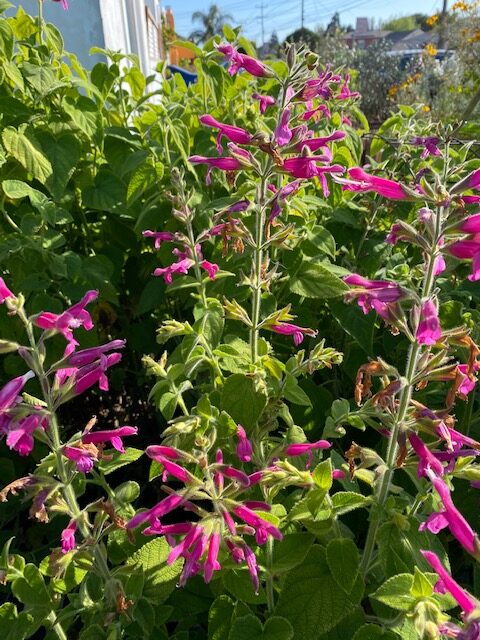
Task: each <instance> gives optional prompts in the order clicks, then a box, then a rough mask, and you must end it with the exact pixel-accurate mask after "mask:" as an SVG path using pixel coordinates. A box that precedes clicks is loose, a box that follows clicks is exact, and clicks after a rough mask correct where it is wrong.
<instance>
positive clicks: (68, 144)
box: [38, 133, 80, 199]
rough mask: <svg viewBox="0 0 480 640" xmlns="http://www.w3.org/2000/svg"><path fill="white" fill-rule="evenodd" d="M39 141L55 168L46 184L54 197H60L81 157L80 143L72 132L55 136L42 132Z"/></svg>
mask: <svg viewBox="0 0 480 640" xmlns="http://www.w3.org/2000/svg"><path fill="white" fill-rule="evenodd" d="M38 141H39V142H40V144H41V146H42V150H43V152H44V154H45V155H46V157H47V158H48V160H49V162H50V164H51V165H52V167H53V168H54V171H53V173H52V175H51V176H50V177H49V178H48V180H47V181H46V183H45V186H46V187H47V189H48V190H49V191H50V193H51V194H52V196H53V197H54V198H56V199H60V198H61V196H62V195H63V192H64V190H65V187H66V186H67V182H68V181H69V180H70V178H71V176H72V174H73V172H74V171H75V168H76V166H77V164H78V161H79V159H80V144H79V142H78V140H77V138H76V137H75V136H74V135H72V134H65V135H63V136H60V137H58V138H55V137H54V136H52V135H49V134H48V133H42V134H39V136H38Z"/></svg>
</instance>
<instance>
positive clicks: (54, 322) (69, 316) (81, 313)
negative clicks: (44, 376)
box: [34, 291, 98, 355]
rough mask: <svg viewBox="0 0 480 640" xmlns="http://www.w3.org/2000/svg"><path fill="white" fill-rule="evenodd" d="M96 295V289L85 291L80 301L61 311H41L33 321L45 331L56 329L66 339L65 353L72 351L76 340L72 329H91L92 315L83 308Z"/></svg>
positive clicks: (76, 343)
mask: <svg viewBox="0 0 480 640" xmlns="http://www.w3.org/2000/svg"><path fill="white" fill-rule="evenodd" d="M97 297H98V291H87V293H86V294H85V295H84V296H83V298H82V299H81V300H80V302H77V303H76V304H74V305H73V306H72V307H70V308H69V309H66V310H65V311H64V312H63V313H60V314H56V313H51V312H50V311H42V312H41V313H39V314H38V316H36V318H35V320H34V322H35V324H36V325H37V327H40V328H41V329H44V330H45V331H57V332H59V333H61V334H62V335H63V336H64V337H65V339H66V340H67V343H68V344H67V348H66V350H65V355H68V354H70V353H72V351H74V350H75V347H76V346H77V345H78V342H77V341H76V340H75V338H74V337H73V329H78V328H79V327H83V328H84V329H85V330H86V331H90V330H91V329H93V322H92V317H91V316H90V314H89V313H88V311H87V310H86V309H85V307H86V306H87V304H89V303H90V302H92V301H93V300H95V299H96V298H97Z"/></svg>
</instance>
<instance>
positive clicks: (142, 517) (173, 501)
mask: <svg viewBox="0 0 480 640" xmlns="http://www.w3.org/2000/svg"><path fill="white" fill-rule="evenodd" d="M182 502H184V498H183V496H180V495H178V494H176V493H172V494H171V495H169V496H167V497H166V498H164V499H163V500H161V501H160V502H159V503H158V504H156V505H155V506H154V507H152V508H151V509H147V510H146V511H142V512H140V513H137V515H135V516H133V518H132V519H131V520H129V521H128V522H127V529H135V528H136V527H138V526H140V525H141V524H142V523H143V522H145V521H146V520H150V521H154V520H155V519H156V518H161V517H162V516H164V515H165V514H167V513H170V511H173V510H174V509H176V508H177V507H179V506H180V505H181V504H182Z"/></svg>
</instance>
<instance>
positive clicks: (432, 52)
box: [425, 42, 438, 56]
mask: <svg viewBox="0 0 480 640" xmlns="http://www.w3.org/2000/svg"><path fill="white" fill-rule="evenodd" d="M425 51H426V53H428V55H429V56H436V55H437V53H438V49H437V48H436V47H435V46H434V45H433V44H432V43H431V42H429V43H428V44H427V45H426V46H425Z"/></svg>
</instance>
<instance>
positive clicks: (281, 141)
mask: <svg viewBox="0 0 480 640" xmlns="http://www.w3.org/2000/svg"><path fill="white" fill-rule="evenodd" d="M291 111H292V105H291V104H289V105H287V106H286V107H285V108H284V109H283V111H282V113H281V115H280V121H279V123H278V126H277V128H276V129H275V131H274V132H273V137H274V140H275V141H276V143H277V145H278V146H279V147H284V146H285V145H286V144H288V143H289V142H290V140H291V139H292V130H291V129H290V127H289V126H288V121H289V120H290V113H291Z"/></svg>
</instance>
